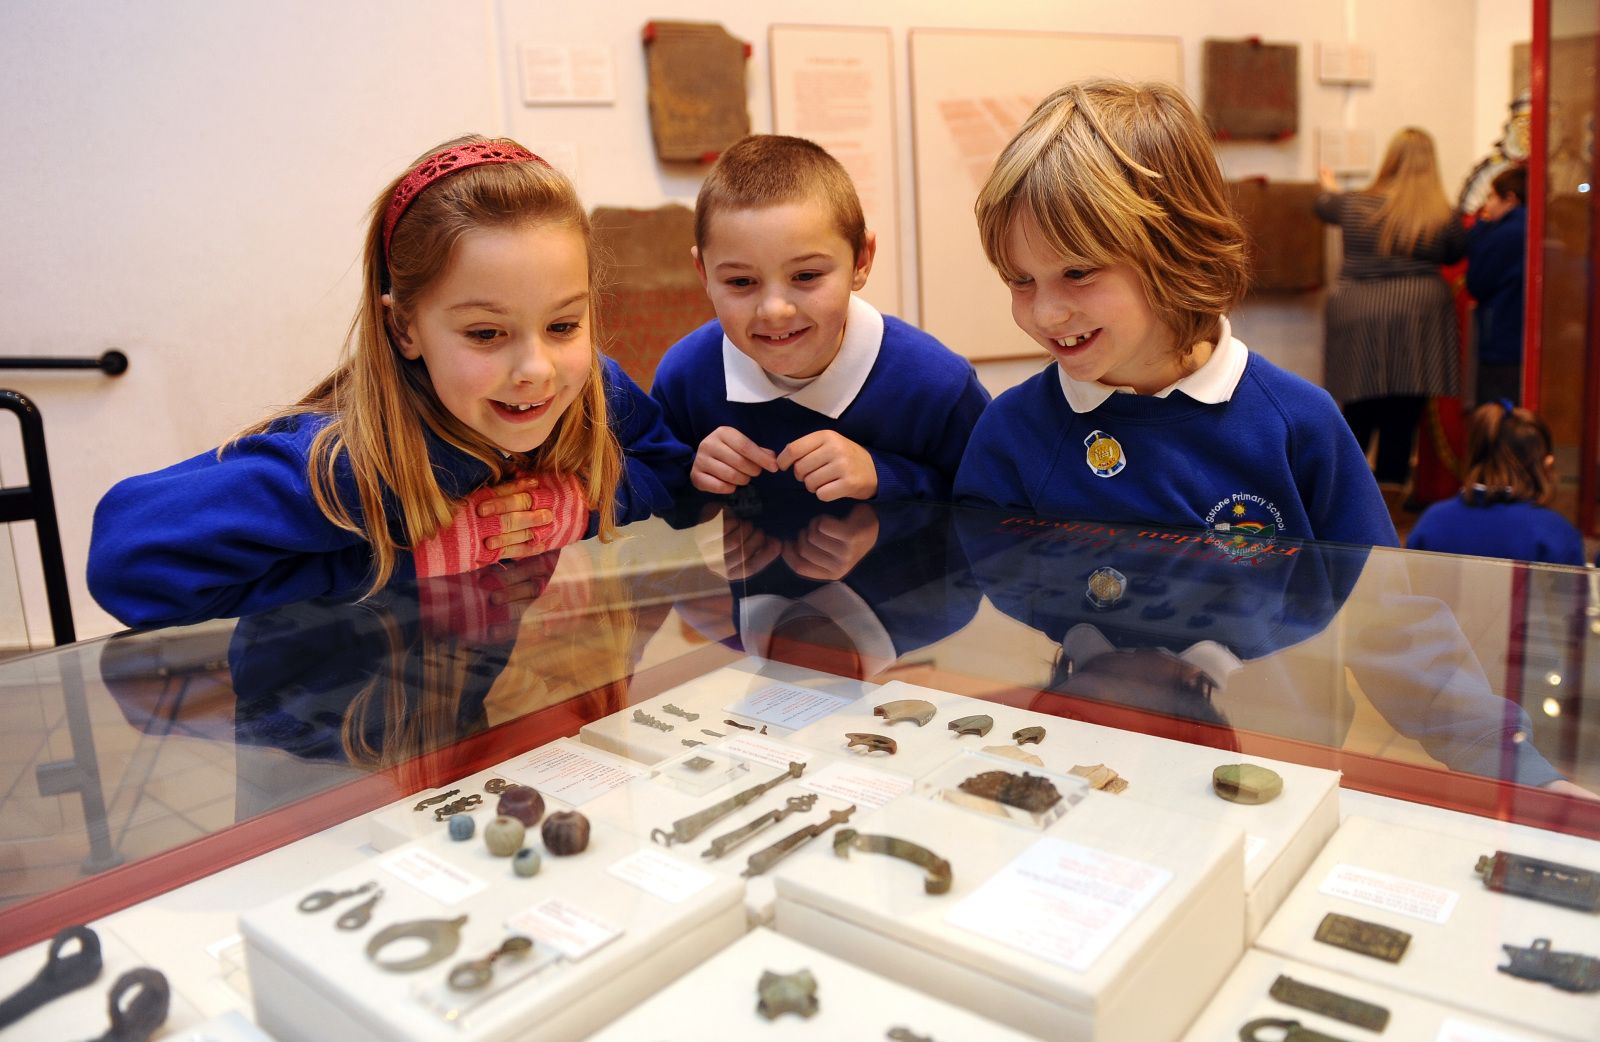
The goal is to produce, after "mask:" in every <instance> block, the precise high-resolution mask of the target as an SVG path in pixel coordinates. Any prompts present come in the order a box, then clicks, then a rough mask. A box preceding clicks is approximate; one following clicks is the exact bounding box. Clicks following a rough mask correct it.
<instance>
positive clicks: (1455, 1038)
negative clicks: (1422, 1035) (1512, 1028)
mask: <svg viewBox="0 0 1600 1042" xmlns="http://www.w3.org/2000/svg"><path fill="white" fill-rule="evenodd" d="M1433 1042H1530V1040H1529V1038H1528V1036H1526V1035H1513V1034H1511V1033H1510V1032H1509V1031H1501V1030H1500V1029H1498V1028H1486V1027H1484V1026H1483V1025H1482V1024H1469V1023H1467V1022H1466V1021H1464V1020H1447V1021H1445V1022H1444V1023H1443V1024H1440V1025H1439V1033H1438V1034H1437V1035H1435V1036H1433Z"/></svg>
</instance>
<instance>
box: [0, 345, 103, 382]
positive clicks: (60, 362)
mask: <svg viewBox="0 0 1600 1042" xmlns="http://www.w3.org/2000/svg"><path fill="white" fill-rule="evenodd" d="M0 369H98V370H100V371H101V372H102V373H105V374H106V375H107V376H121V375H122V374H123V373H125V372H127V371H128V356H127V355H125V354H123V353H122V352H121V351H107V352H106V353H105V354H103V355H101V356H100V357H99V358H52V357H49V356H48V355H34V356H25V357H11V358H4V357H0Z"/></svg>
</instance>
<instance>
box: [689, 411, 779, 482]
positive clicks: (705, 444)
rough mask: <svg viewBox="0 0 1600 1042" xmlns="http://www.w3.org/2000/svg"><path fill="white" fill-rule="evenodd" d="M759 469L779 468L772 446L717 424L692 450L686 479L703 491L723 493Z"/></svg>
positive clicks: (746, 480)
mask: <svg viewBox="0 0 1600 1042" xmlns="http://www.w3.org/2000/svg"><path fill="white" fill-rule="evenodd" d="M762 471H766V472H767V473H769V474H772V473H776V472H777V471H778V460H777V457H776V456H774V455H773V454H772V450H771V449H764V448H762V447H761V446H760V445H757V444H756V443H755V442H753V441H751V440H750V439H749V438H746V437H745V436H744V435H743V434H740V433H739V432H738V431H736V430H734V429H733V428H732V427H718V428H717V429H716V430H714V431H712V432H711V433H710V434H708V435H706V437H705V440H704V441H702V442H701V443H700V448H699V450H698V451H696V452H695V454H694V466H693V467H692V468H691V469H690V471H689V481H690V483H691V484H693V485H694V487H695V488H697V489H699V490H700V491H702V492H710V493H712V494H714V495H725V494H727V493H729V492H732V491H733V490H734V489H737V488H741V487H743V486H745V485H748V484H750V479H751V478H753V477H755V476H756V475H757V474H760V473H761V472H762Z"/></svg>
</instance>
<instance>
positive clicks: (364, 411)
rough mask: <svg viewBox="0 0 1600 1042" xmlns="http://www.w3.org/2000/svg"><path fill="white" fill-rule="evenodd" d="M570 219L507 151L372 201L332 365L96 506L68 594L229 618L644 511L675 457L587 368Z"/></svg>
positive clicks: (447, 151)
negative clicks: (215, 441) (196, 451)
mask: <svg viewBox="0 0 1600 1042" xmlns="http://www.w3.org/2000/svg"><path fill="white" fill-rule="evenodd" d="M599 288H600V287H599V279H598V270H597V264H596V262H595V259H594V251H593V249H592V248H591V242H590V227H589V220H588V216H587V215H586V213H585V212H584V209H583V205H582V203H580V202H579V200H578V197H577V193H576V192H575V191H574V190H573V187H572V184H571V182H570V181H568V180H567V178H566V177H565V176H563V175H562V174H561V173H559V172H558V171H556V170H555V169H554V168H552V167H551V166H550V165H549V164H548V163H546V162H545V161H544V160H542V159H540V158H539V157H538V156H536V155H534V154H533V153H531V152H529V151H528V150H526V149H524V148H523V147H522V146H520V145H518V144H517V143H516V142H514V141H510V140H508V139H504V138H500V139H489V138H484V137H478V136H471V137H464V138H458V139H456V140H454V141H449V142H446V143H444V144H443V145H440V146H438V147H437V148H434V149H430V150H429V151H428V152H427V153H425V154H424V155H423V156H422V157H421V158H420V159H418V160H417V162H415V163H414V164H412V165H411V167H410V168H409V169H408V170H407V171H406V172H405V173H404V174H402V175H401V176H400V177H398V178H396V179H395V180H394V181H393V182H392V183H391V184H390V185H389V186H388V187H386V188H385V189H384V191H383V192H382V193H381V194H380V195H379V196H378V198H377V200H376V202H375V203H374V205H373V208H372V218H371V224H370V227H369V230H368V233H367V238H366V246H365V250H364V264H363V286H362V299H361V303H360V306H359V307H358V309H357V311H356V316H355V319H354V321H353V322H352V323H351V328H350V334H349V337H348V339H347V341H346V344H345V350H344V356H343V358H342V360H341V361H340V363H339V365H338V366H337V367H336V368H335V369H334V370H333V372H332V373H330V374H329V375H328V376H326V377H325V378H323V379H322V380H321V381H320V382H319V383H318V384H317V385H316V386H315V387H313V388H312V389H311V390H310V391H309V392H307V394H306V395H305V396H304V397H303V398H302V399H301V400H300V401H299V402H297V403H295V404H294V405H292V406H289V407H288V408H285V409H282V410H280V411H278V412H276V413H275V414H273V415H271V416H268V417H267V418H266V419H263V420H262V421H260V422H259V423H256V424H254V425H253V426H251V427H249V428H246V429H245V430H244V431H241V432H240V433H239V434H237V435H235V436H234V437H233V438H232V439H231V440H230V441H228V442H227V443H226V444H224V445H223V446H222V447H221V448H220V449H217V450H216V451H215V452H207V453H202V454H201V455H199V456H196V457H194V458H192V459H189V460H186V461H184V462H182V463H179V464H176V465H174V466H172V467H168V468H167V469H165V470H161V471H157V472H155V473H153V474H146V475H141V476H139V477H134V478H129V479H127V480H125V481H123V482H121V483H119V484H118V485H116V486H115V487H114V488H112V489H111V491H110V492H108V493H107V494H106V496H105V498H104V499H102V500H101V502H100V505H99V506H98V507H97V508H96V511H95V521H94V532H93V536H92V540H91V545H90V552H89V588H90V591H91V592H92V593H93V594H94V596H95V599H96V600H98V601H99V602H100V604H101V605H102V606H103V607H105V608H106V610H108V611H110V612H111V613H112V614H113V615H115V616H116V617H117V618H118V619H121V620H122V621H123V622H125V623H127V624H129V625H135V626H157V625H173V624H177V623H184V622H193V621H198V620H200V619H207V618H216V617H221V616H228V615H241V614H245V613H248V612H253V611H258V610H261V609H264V608H268V607H274V606H277V605H281V604H286V603H291V602H294V601H299V600H305V599H307V598H311V597H317V596H322V595H325V594H330V593H343V592H348V591H358V592H359V591H361V590H363V589H364V590H365V591H366V592H369V593H370V592H371V591H374V590H376V589H378V588H379V587H381V586H383V585H384V584H385V583H386V582H388V581H389V580H390V579H391V578H394V577H402V578H404V577H409V576H411V575H413V574H414V575H415V576H417V577H419V578H431V577H434V576H440V575H449V574H454V573H460V572H464V571H469V570H472V569H475V568H480V567H485V566H488V565H492V564H495V563H496V562H498V561H502V560H510V559H517V558H522V557H526V556H528V555H530V554H535V553H541V552H543V551H546V550H550V549H553V548H555V547H559V546H562V545H565V544H566V543H570V542H572V541H574V540H576V539H580V538H582V537H583V536H585V535H586V534H588V535H599V536H600V537H601V538H603V539H604V538H609V537H611V535H612V534H613V533H614V531H615V529H616V526H617V525H618V524H619V523H627V522H629V521H634V520H637V519H639V518H642V517H647V516H649V515H650V514H651V513H654V512H658V511H661V510H664V509H665V508H666V507H667V506H669V505H670V504H671V501H672V496H673V495H674V494H675V493H676V492H677V491H678V490H679V489H681V488H683V487H686V485H687V475H688V466H689V450H688V449H687V448H686V447H685V446H683V445H682V444H681V443H679V442H678V441H677V440H676V439H674V438H673V437H672V435H671V434H670V433H669V432H668V431H667V430H666V427H665V425H664V424H663V423H662V421H661V411H660V408H659V407H658V406H657V405H656V404H655V403H654V402H653V401H652V400H651V399H650V398H649V397H648V396H647V395H645V394H644V392H643V391H642V390H641V389H640V388H639V387H638V386H637V385H636V384H634V383H633V381H632V380H630V379H629V378H628V377H627V376H626V375H625V374H624V373H623V372H622V370H621V369H620V368H619V367H618V366H617V365H616V363H615V362H613V361H611V360H610V359H607V358H606V357H604V356H603V355H602V354H600V352H599V347H600V345H601V343H602V339H601V336H600V331H599V328H598V326H599V308H598V295H599Z"/></svg>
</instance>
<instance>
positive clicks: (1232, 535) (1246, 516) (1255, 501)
mask: <svg viewBox="0 0 1600 1042" xmlns="http://www.w3.org/2000/svg"><path fill="white" fill-rule="evenodd" d="M1206 527H1207V528H1209V529H1211V534H1210V535H1208V536H1206V542H1208V543H1210V544H1211V545H1213V546H1215V547H1217V548H1218V549H1219V550H1222V551H1223V552H1224V553H1229V554H1232V555H1233V556H1235V557H1254V556H1255V555H1256V554H1259V553H1263V552H1265V551H1266V550H1267V549H1268V548H1269V547H1271V546H1272V545H1273V544H1274V543H1276V542H1277V541H1278V533H1280V532H1282V531H1283V515H1282V514H1281V513H1279V512H1278V508H1277V506H1275V505H1274V504H1272V503H1270V502H1268V501H1267V500H1265V499H1262V498H1261V497H1260V496H1255V495H1251V494H1250V493H1248V492H1235V493H1234V494H1233V495H1231V496H1229V497H1228V498H1227V499H1224V500H1223V501H1222V502H1220V503H1218V504H1217V505H1216V506H1214V507H1212V508H1211V512H1210V513H1208V514H1207V515H1206Z"/></svg>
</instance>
